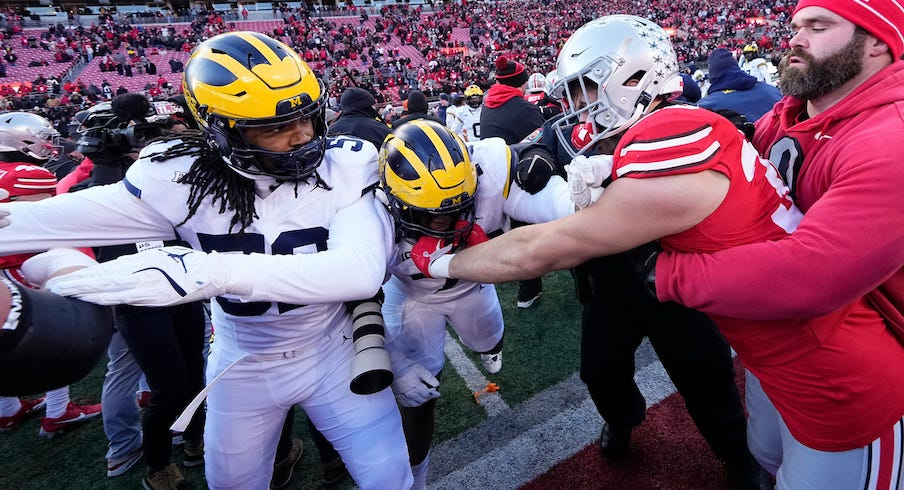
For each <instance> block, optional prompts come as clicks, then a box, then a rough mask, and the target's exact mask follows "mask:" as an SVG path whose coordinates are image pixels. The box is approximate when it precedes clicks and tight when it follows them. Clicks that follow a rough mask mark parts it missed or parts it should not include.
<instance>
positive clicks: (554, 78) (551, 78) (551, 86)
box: [543, 69, 562, 100]
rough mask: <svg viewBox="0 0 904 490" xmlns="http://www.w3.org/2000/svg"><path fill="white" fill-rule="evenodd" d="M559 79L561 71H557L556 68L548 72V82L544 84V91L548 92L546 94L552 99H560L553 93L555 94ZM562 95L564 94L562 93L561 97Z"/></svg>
mask: <svg viewBox="0 0 904 490" xmlns="http://www.w3.org/2000/svg"><path fill="white" fill-rule="evenodd" d="M558 81H559V72H557V71H556V70H555V69H553V70H552V71H551V72H549V73H547V74H546V83H544V84H543V91H544V92H546V95H547V96H549V98H550V99H553V100H559V99H558V98H556V97H554V96H553V94H555V88H556V83H558ZM561 96H562V94H561V93H560V94H559V97H561Z"/></svg>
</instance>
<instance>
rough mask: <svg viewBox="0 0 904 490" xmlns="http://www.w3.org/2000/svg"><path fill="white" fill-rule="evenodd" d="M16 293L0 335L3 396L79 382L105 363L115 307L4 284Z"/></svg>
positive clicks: (2, 283) (0, 384)
mask: <svg viewBox="0 0 904 490" xmlns="http://www.w3.org/2000/svg"><path fill="white" fill-rule="evenodd" d="M0 287H8V288H9V290H10V293H11V294H12V305H11V310H10V315H9V317H8V318H7V319H6V324H5V325H4V328H3V330H2V331H0V395H2V396H17V395H27V394H32V393H40V392H44V391H47V390H50V389H54V388H60V387H63V386H66V385H69V384H71V383H74V382H76V381H78V380H80V379H82V378H83V377H85V375H87V374H88V373H89V372H90V371H91V370H92V369H93V368H94V366H96V365H97V362H98V361H99V360H100V358H101V356H102V355H103V353H104V351H105V350H106V348H107V345H108V344H109V342H110V336H111V335H112V334H113V311H112V308H109V307H103V306H97V305H94V304H91V303H85V302H84V301H80V300H77V299H73V298H65V297H62V296H57V295H55V294H53V293H49V292H47V291H38V290H34V289H28V288H26V287H23V286H20V285H18V284H15V283H12V282H10V281H6V280H2V281H0Z"/></svg>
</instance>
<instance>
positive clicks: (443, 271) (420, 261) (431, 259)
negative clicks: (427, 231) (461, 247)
mask: <svg viewBox="0 0 904 490" xmlns="http://www.w3.org/2000/svg"><path fill="white" fill-rule="evenodd" d="M450 250H452V244H451V243H450V244H449V245H444V244H443V239H442V238H436V237H432V236H422V237H421V238H420V239H419V240H418V241H417V243H415V244H414V247H413V248H412V249H411V261H412V262H414V266H415V267H417V268H418V270H419V271H421V272H422V273H424V275H425V276H427V277H449V276H448V274H449V263H448V262H449V261H451V260H452V257H453V256H454V255H455V254H450V253H448V252H449V251H450ZM440 259H442V260H440ZM437 260H440V262H439V263H438V264H437V263H436V262H437Z"/></svg>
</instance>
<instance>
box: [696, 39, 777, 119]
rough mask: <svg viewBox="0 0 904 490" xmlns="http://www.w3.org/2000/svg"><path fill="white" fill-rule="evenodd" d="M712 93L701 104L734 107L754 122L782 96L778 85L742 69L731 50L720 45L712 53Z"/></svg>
mask: <svg viewBox="0 0 904 490" xmlns="http://www.w3.org/2000/svg"><path fill="white" fill-rule="evenodd" d="M709 80H710V83H711V85H710V87H709V93H708V94H707V95H706V97H703V98H702V99H700V102H699V104H698V105H699V106H700V107H705V108H707V109H714V110H715V109H731V110H733V111H735V112H738V113H740V114H743V115H745V116H747V120H748V121H750V122H755V121H756V120H757V119H759V118H760V117H761V116H762V115H763V114H765V113H766V112H768V111H769V110H770V109H772V106H773V105H775V103H776V102H778V101H779V100H780V99H781V98H782V93H781V91H779V89H777V88H775V87H773V86H771V85H768V84H766V83H764V82H760V81H757V79H756V77H754V76H752V75H748V74H747V73H744V72H743V71H741V68H739V67H738V65H737V63H735V61H734V58H733V57H732V56H731V53H729V52H728V50H727V49H725V48H718V49H716V50H714V51H713V52H712V54H711V55H710V57H709Z"/></svg>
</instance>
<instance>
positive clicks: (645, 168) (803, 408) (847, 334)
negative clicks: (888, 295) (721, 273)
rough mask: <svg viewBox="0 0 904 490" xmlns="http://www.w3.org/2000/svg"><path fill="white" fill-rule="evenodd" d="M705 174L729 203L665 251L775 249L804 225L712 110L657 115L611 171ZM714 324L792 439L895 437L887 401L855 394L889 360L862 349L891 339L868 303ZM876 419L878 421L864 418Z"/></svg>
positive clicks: (833, 446) (764, 166) (851, 443)
mask: <svg viewBox="0 0 904 490" xmlns="http://www.w3.org/2000/svg"><path fill="white" fill-rule="evenodd" d="M704 170H713V171H716V172H720V173H722V174H724V175H726V176H727V177H728V178H729V180H730V184H729V188H728V193H727V194H726V196H725V199H724V200H723V201H722V203H721V204H720V205H719V207H718V208H717V209H716V210H715V211H714V212H713V213H712V214H711V215H709V216H708V217H707V218H706V219H704V220H703V221H702V222H700V223H699V224H697V225H696V226H694V227H692V228H691V229H689V230H686V231H683V232H681V233H677V234H675V235H671V236H668V237H664V238H662V239H661V240H660V244H661V245H662V247H663V248H664V249H666V250H669V251H677V252H714V251H717V250H721V249H724V248H728V247H732V246H735V245H742V244H747V243H754V242H762V241H767V240H776V239H779V238H781V237H783V236H785V235H786V234H788V233H791V232H792V231H794V229H795V228H796V226H797V224H798V223H799V222H800V219H801V218H802V215H801V213H800V211H799V210H798V209H797V207H796V206H795V205H794V204H793V202H792V201H791V199H790V198H789V189H788V187H787V186H786V185H785V184H784V181H783V180H782V179H781V178H780V177H779V175H778V172H777V171H776V169H775V167H774V166H773V165H772V163H771V162H769V161H768V160H765V159H762V158H760V157H759V156H758V154H757V152H756V150H755V149H754V147H753V146H752V145H751V144H750V143H748V142H747V141H746V140H745V139H744V137H743V135H742V134H741V133H740V132H738V130H737V129H736V128H735V127H734V125H733V124H732V123H731V122H729V121H728V120H727V119H725V118H723V117H721V116H719V115H718V114H715V113H714V112H710V111H708V110H705V109H698V108H696V107H690V106H671V107H666V108H662V109H659V110H657V111H655V112H653V113H652V114H650V115H649V116H647V117H646V118H644V119H642V120H641V121H639V122H638V123H637V124H635V125H634V126H633V127H632V128H630V129H629V130H628V131H627V132H626V133H625V135H624V137H623V138H622V140H621V141H620V142H619V145H618V147H617V148H616V150H615V158H614V162H613V178H648V177H660V176H664V175H678V174H687V173H693V172H702V171H704ZM710 316H711V317H712V318H713V321H715V322H716V324H717V325H718V327H719V329H720V330H721V331H722V333H723V334H724V335H725V337H726V339H727V340H728V342H729V343H730V344H731V345H732V347H734V349H735V350H736V351H737V353H738V357H739V358H740V359H741V360H742V361H743V362H744V364H745V366H746V367H747V368H748V369H749V370H750V371H751V372H753V373H754V374H755V375H756V376H757V378H759V380H760V382H761V384H762V386H763V390H764V391H765V392H766V394H767V395H768V396H769V399H770V400H771V401H772V403H773V404H774V405H775V407H776V409H777V410H778V411H779V413H781V415H782V419H783V420H784V421H785V423H786V424H787V426H788V429H789V430H790V431H791V433H792V434H794V436H795V437H796V438H797V439H798V440H799V441H801V442H802V443H804V444H806V445H807V446H809V447H811V448H814V449H820V450H824V451H841V450H847V449H853V448H855V447H861V446H863V445H865V444H867V443H869V442H870V441H872V440H874V439H876V438H877V437H878V433H879V432H880V431H881V430H885V429H887V425H886V421H887V420H888V414H886V413H884V412H886V411H889V413H891V415H894V413H897V412H894V408H895V407H894V406H893V404H888V403H884V402H883V397H886V396H887V393H885V392H884V391H882V390H872V391H870V390H861V389H858V388H857V387H858V386H860V387H862V386H864V384H863V380H862V378H863V377H864V376H868V377H875V375H876V373H872V372H866V371H868V369H867V368H864V366H869V365H870V364H871V362H870V358H871V357H874V356H880V355H882V352H881V349H879V348H878V347H877V346H881V343H877V342H874V341H871V340H864V339H872V338H874V337H875V336H883V335H884V336H888V335H890V334H889V333H888V331H887V330H886V329H885V326H884V324H883V322H882V319H881V317H880V316H879V314H878V313H877V312H876V311H875V310H873V309H872V308H870V307H868V306H867V305H866V303H865V301H863V300H860V301H857V302H854V303H853V304H850V305H848V306H846V307H844V308H841V309H839V310H837V311H835V312H833V313H830V314H828V315H825V316H821V317H817V318H808V319H790V320H781V321H755V320H742V319H737V318H727V317H718V316H714V315H710ZM854 379H857V380H858V381H857V382H856V383H855V382H853V380H854ZM879 407H881V408H879ZM868 412H869V413H872V414H875V415H876V416H875V417H863V416H861V414H862V413H868ZM877 412H879V413H877ZM892 412H894V413H892ZM898 417H899V418H900V414H898Z"/></svg>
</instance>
